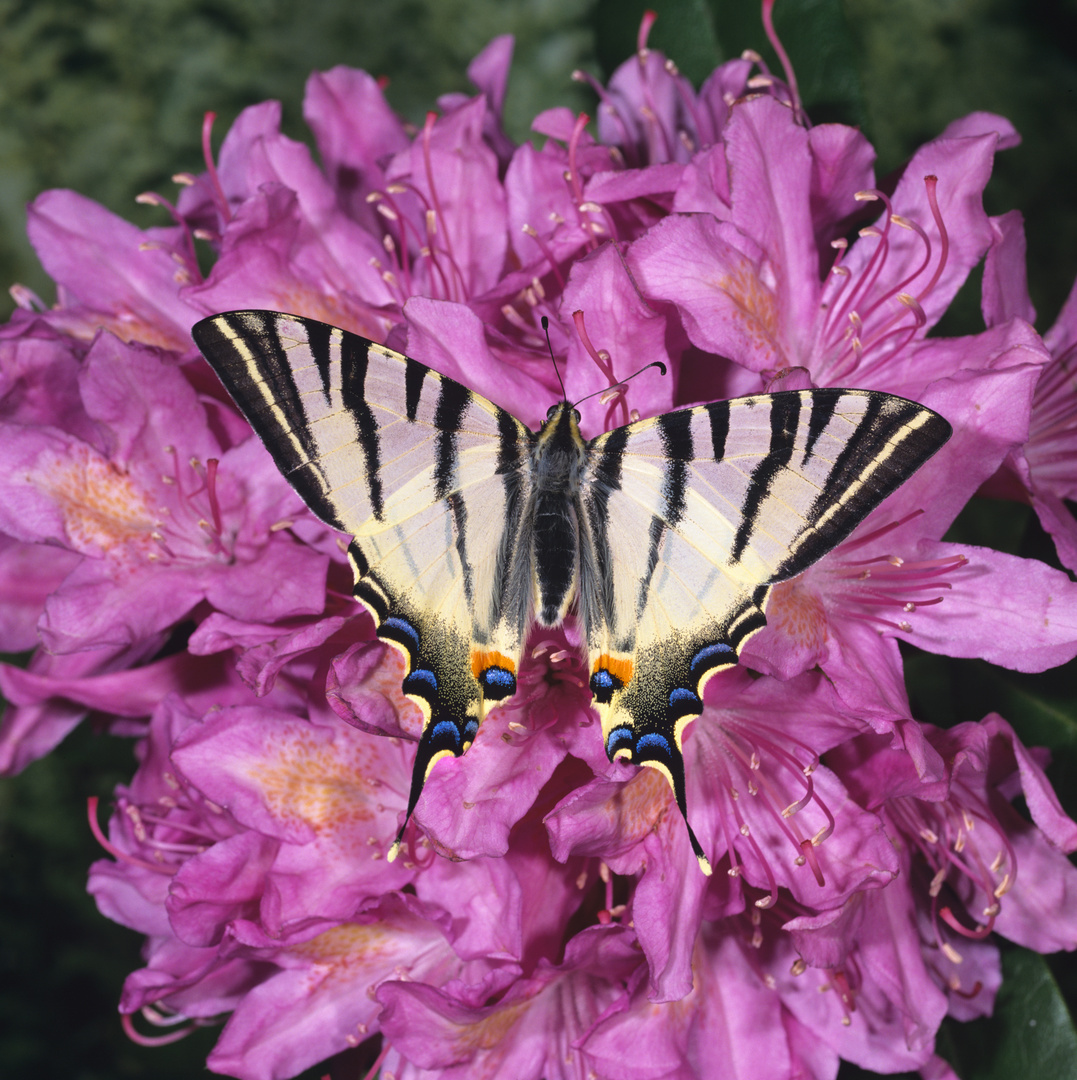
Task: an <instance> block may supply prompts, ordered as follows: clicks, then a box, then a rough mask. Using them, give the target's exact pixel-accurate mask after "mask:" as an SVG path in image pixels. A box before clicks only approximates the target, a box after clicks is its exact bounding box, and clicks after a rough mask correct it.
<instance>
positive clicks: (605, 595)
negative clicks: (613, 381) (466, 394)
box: [580, 389, 950, 862]
mask: <svg viewBox="0 0 1077 1080" xmlns="http://www.w3.org/2000/svg"><path fill="white" fill-rule="evenodd" d="M949 433H950V428H949V425H948V424H947V423H946V422H945V421H944V420H942V419H941V418H940V417H938V416H936V415H935V414H934V413H932V412H931V411H930V410H928V409H924V408H923V407H922V406H919V405H916V404H914V403H913V402H909V401H905V400H904V399H902V398H896V397H892V396H890V395H887V394H880V393H874V392H870V391H860V390H838V389H822V390H812V391H787V392H784V393H779V394H773V395H760V396H757V397H748V398H738V399H735V400H732V401H728V402H718V403H715V404H712V405H705V406H701V407H699V408H696V409H689V410H684V411H682V412H677V413H669V414H667V415H665V416H660V417H656V418H653V419H651V420H645V421H641V422H639V423H637V424H634V425H631V426H629V427H627V428H622V429H619V430H617V431H613V432H609V433H607V434H605V435H602V436H600V437H599V438H597V439H595V440H594V441H593V442H592V443H591V444H590V446H589V451H590V471H589V476H588V481H589V483H588V485H587V493H586V496H585V520H586V523H587V529H586V530H585V542H586V543H587V544H588V545H589V546H590V548H591V553H590V554H589V555H587V556H586V557H585V558H584V559H583V560H582V565H583V566H584V567H585V568H587V567H594V568H595V572H594V574H593V575H592V574H589V573H588V572H586V571H585V573H583V574H582V575H581V581H580V607H581V612H583V613H584V617H585V621H586V625H587V635H588V641H589V646H590V651H591V663H592V680H591V685H592V690H593V692H594V693H595V699H596V703H597V704H598V708H599V713H600V715H601V717H602V724H603V735H604V737H605V739H606V747H607V752H608V753H609V754H610V756H611V757H621V758H624V759H627V760H630V761H635V762H637V763H639V764H649V765H652V766H654V767H656V768H658V769H660V770H661V771H662V772H663V773H665V774H666V776H667V778H668V779H669V780H670V782H671V784H672V785H673V788H674V792H675V794H676V795H677V799H678V802H679V803H680V804H681V808H682V810H683V809H684V776H683V764H682V761H681V753H680V749H681V747H680V742H681V731H682V729H683V726H684V724H685V723H686V722H687V721H688V720H689V719H690V718H691V717H693V716H695V715H698V714H699V713H700V712H701V711H702V708H703V704H702V694H703V685H704V684H705V682H706V680H707V678H708V677H709V676H710V675H711V674H713V673H714V672H715V671H717V670H720V669H721V668H722V667H725V666H728V665H729V664H730V663H734V662H735V661H736V657H737V654H738V653H739V652H740V649H741V647H742V646H743V645H744V643H745V642H746V641H747V640H748V638H749V637H750V636H751V635H752V634H753V633H755V632H756V631H757V630H759V629H760V628H761V627H762V626H763V625H764V622H765V620H764V617H763V611H764V608H765V605H766V599H767V596H768V594H769V590H770V586H771V585H772V584H773V583H774V582H777V581H782V580H785V579H786V578H789V577H792V576H794V575H795V574H798V573H800V572H801V571H803V570H804V569H806V568H807V567H808V566H809V565H811V564H812V563H813V562H815V561H816V560H817V559H819V558H820V557H821V556H822V555H824V554H825V553H826V552H827V551H829V550H830V549H831V548H833V547H834V546H835V545H837V544H839V543H840V542H841V541H842V540H843V539H845V537H846V536H848V534H849V533H850V532H851V531H852V530H853V528H855V526H856V525H857V523H858V522H860V521H861V520H863V518H864V517H865V516H866V515H867V514H868V513H870V512H871V510H872V509H874V508H875V507H876V506H877V505H878V504H879V503H880V502H881V501H882V500H883V499H884V498H885V497H886V496H887V495H888V494H889V493H890V492H891V491H893V490H894V489H895V488H896V487H897V486H898V485H899V484H900V483H902V482H903V481H904V480H905V479H906V478H908V477H909V476H910V475H911V474H912V473H913V472H914V471H915V470H916V469H917V468H918V467H919V466H920V465H921V464H922V463H923V462H924V461H925V460H927V458H928V457H930V456H931V454H933V453H934V452H935V450H937V449H938V447H939V446H941V445H942V443H943V442H945V440H946V439H947V438H948V437H949ZM692 841H693V846H694V847H695V848H696V854H697V856H700V857H701V862H703V861H704V859H703V858H702V852H701V851H700V850H699V845H698V843H697V842H696V840H695V837H694V835H693V836H692Z"/></svg>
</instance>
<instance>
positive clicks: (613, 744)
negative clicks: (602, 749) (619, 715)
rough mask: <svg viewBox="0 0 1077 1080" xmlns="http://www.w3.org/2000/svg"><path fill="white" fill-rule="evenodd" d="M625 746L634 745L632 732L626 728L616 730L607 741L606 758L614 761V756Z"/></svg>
mask: <svg viewBox="0 0 1077 1080" xmlns="http://www.w3.org/2000/svg"><path fill="white" fill-rule="evenodd" d="M625 744H627V745H629V746H631V745H632V732H631V731H629V729H628V728H624V727H619V728H614V729H613V731H611V732H610V737H609V738H608V739H607V740H606V756H607V757H609V758H611V759H612V758H613V755H614V754H615V753H617V751H618V750H619V749H620V748H621V747H622V746H624V745H625Z"/></svg>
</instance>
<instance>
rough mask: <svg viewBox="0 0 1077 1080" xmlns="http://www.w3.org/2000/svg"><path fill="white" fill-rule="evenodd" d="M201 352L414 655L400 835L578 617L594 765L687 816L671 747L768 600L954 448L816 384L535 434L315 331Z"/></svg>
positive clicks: (932, 422) (860, 393)
mask: <svg viewBox="0 0 1077 1080" xmlns="http://www.w3.org/2000/svg"><path fill="white" fill-rule="evenodd" d="M192 333H193V335H194V339H195V342H196V343H197V344H198V347H199V348H200V349H201V350H202V352H203V353H204V355H205V356H206V358H207V359H208V360H209V362H210V364H211V365H212V366H213V367H214V369H215V370H216V371H217V373H218V375H219V376H220V378H221V380H222V381H223V383H224V385H225V386H226V387H227V389H228V391H229V393H230V394H231V395H232V397H233V398H234V399H235V401H236V404H237V405H238V406H239V408H240V410H241V411H242V412H243V414H244V416H246V417H247V419H248V420H249V421H250V423H251V426H252V427H253V428H254V430H255V432H257V434H258V435H259V436H260V437H261V439H262V441H263V442H264V443H265V445H266V446H267V448H268V449H269V452H270V453H271V454H272V455H273V458H274V460H275V461H276V463H277V465H278V467H279V468H280V470H281V472H282V473H283V474H284V476H285V477H286V478H287V479H288V481H289V483H291V485H292V486H293V487H294V488H295V490H296V491H297V492H298V493H299V495H300V496H301V497H302V498H303V499H304V501H305V502H306V503H307V505H308V506H309V507H310V509H311V510H312V511H313V512H314V513H315V514H316V515H317V516H318V517H319V518H321V519H322V520H323V521H325V522H326V523H327V524H329V525H331V526H333V527H334V528H336V529H339V530H340V531H341V532H344V533H350V534H351V535H352V537H353V539H352V541H351V544H350V545H349V547H348V558H349V560H350V562H351V565H352V568H353V570H354V573H355V589H354V592H355V596H356V597H357V598H358V599H359V600H360V601H361V602H362V603H363V604H364V605H365V606H366V607H367V608H368V609H369V610H370V611H371V612H372V613H373V615H374V618H375V619H376V620H377V624H378V631H377V632H378V636H379V637H380V638H382V639H383V640H385V641H387V642H390V643H391V644H393V645H394V646H396V647H397V648H399V649H400V650H401V651H402V652H403V654H404V656H405V658H406V662H407V674H406V675H405V677H404V681H403V691H404V693H405V694H407V695H408V697H410V698H411V699H412V700H414V701H415V702H416V703H417V704H418V705H419V707H420V708H421V710H422V712H423V716H424V724H423V729H422V734H421V737H420V739H419V744H418V750H417V753H416V757H415V766H414V773H413V777H412V783H411V791H410V794H409V797H408V807H407V817H406V818H405V825H406V823H407V820H408V819H409V818H410V817H411V813H412V811H413V810H414V809H415V805H416V803H417V802H418V799H419V795H420V793H421V792H422V788H423V784H424V783H425V781H426V779H427V777H428V776H429V775H430V771H431V769H432V768H433V767H434V766H435V764H436V763H437V762H438V761H439V760H440V759H441V758H443V757H445V756H447V755H453V756H459V755H460V754H462V753H464V751H465V750H467V748H468V747H469V746H470V745H471V743H472V741H473V740H474V738H475V734H476V732H477V731H478V727H479V724H480V723H481V722H482V718H483V715H484V713H485V711H486V709H487V708H488V707H489V706H490V705H491V704H492V703H497V702H504V701H506V700H507V699H509V698H511V697H512V695H513V694H514V693H515V691H516V683H517V676H518V672H519V667H520V656H521V650H522V648H523V645H524V642H525V638H526V635H527V631H528V628H529V627H530V625H531V624H532V622H533V621H537V622H539V623H541V624H543V625H545V626H554V625H557V624H558V623H560V622H561V620H562V619H563V618H564V617H565V615H566V613H567V612H568V611H569V610H570V608H571V609H572V610H574V611H575V612H576V613H577V615H578V618H579V620H580V624H581V627H582V631H583V634H584V639H585V641H586V645H587V650H588V671H589V673H590V688H591V693H592V695H593V697H594V704H595V706H596V707H597V709H598V712H599V715H600V717H601V721H602V737H603V739H604V741H605V747H606V752H607V754H608V755H609V757H610V758H611V759H623V760H626V761H629V762H633V763H635V764H638V765H649V766H651V767H652V768H655V769H658V770H659V772H661V773H662V774H663V775H664V776H665V777H666V779H667V780H668V781H669V783H670V785H671V786H672V788H673V792H674V795H675V797H676V801H677V805H678V806H679V808H680V810H681V813H682V814H683V815H685V820H686V821H687V813H686V806H685V782H684V763H683V760H682V757H681V737H682V733H683V730H684V727H685V725H686V724H687V723H688V722H689V721H690V720H691V719H692V718H693V717H695V716H698V715H699V714H700V713H701V712H702V710H703V687H704V684H705V683H706V681H707V679H708V678H709V677H710V676H711V675H713V674H714V673H715V672H716V671H720V670H721V669H722V668H725V667H728V666H729V665H730V664H734V663H736V661H737V655H738V653H739V652H740V650H741V648H742V646H743V645H744V643H745V642H746V641H747V640H748V638H749V637H750V636H751V635H752V634H754V633H755V632H756V631H758V630H759V629H760V628H761V627H762V626H763V625H764V623H765V619H764V614H763V613H764V610H765V608H766V603H767V597H768V595H769V593H770V589H771V586H772V585H773V584H774V583H775V582H779V581H784V580H786V579H788V578H791V577H793V576H795V575H796V574H799V573H801V572H802V571H803V570H804V569H806V568H807V567H808V566H810V565H811V564H812V563H814V562H815V561H816V560H817V559H819V558H821V557H822V556H823V555H825V554H826V553H827V552H828V551H830V550H831V548H833V547H834V546H835V545H837V544H838V543H840V542H841V541H842V540H843V539H845V537H847V536H848V535H849V533H850V532H851V531H852V530H853V528H854V527H855V526H856V525H857V524H858V523H859V522H860V521H861V520H863V518H864V517H865V516H866V515H867V514H868V513H870V511H871V510H873V509H874V508H875V507H876V506H878V505H879V503H880V502H882V500H883V499H885V498H886V497H887V495H889V494H890V493H891V492H892V491H894V489H895V488H897V487H898V486H899V485H900V484H902V483H903V482H904V481H905V480H906V479H908V477H909V476H911V475H912V473H913V472H915V471H916V469H918V468H919V467H920V465H922V464H923V463H924V461H926V460H927V459H928V458H929V457H930V456H931V455H932V454H933V453H934V452H935V451H936V450H938V448H939V447H940V446H942V444H943V443H944V442H945V441H946V440H947V439H948V438H949V437H950V433H951V429H950V425H949V424H948V423H947V422H946V421H945V420H943V419H942V418H941V417H940V416H938V415H936V414H935V413H933V412H931V411H930V410H929V409H925V408H923V407H922V406H920V405H917V404H915V403H914V402H911V401H906V400H904V399H903V398H899V397H893V396H891V395H888V394H883V393H879V392H876V391H869V390H842V389H831V388H825V389H819V390H799V391H795V390H794V391H783V392H779V393H775V394H759V395H754V396H751V397H743V398H736V399H734V400H731V401H719V402H715V403H713V404H711V405H701V406H698V407H696V408H691V409H681V410H679V411H676V412H671V413H667V414H665V415H663V416H655V417H651V418H650V419H647V420H639V421H637V422H635V423H631V424H628V425H627V426H625V427H620V428H616V429H615V430H613V431H607V432H605V433H604V434H602V435H599V436H598V437H597V438H595V439H591V440H585V439H584V438H583V437H582V436H581V434H580V429H579V414H578V413H577V412H576V411H575V410H574V408H573V406H572V405H571V404H570V403H569V402H567V401H562V402H559V403H557V404H555V405H553V406H552V407H551V408H550V410H549V412H548V414H547V418H546V421H545V423H544V424H543V425H542V427H541V429H540V430H539V431H537V432H534V431H531V430H530V429H529V428H528V427H527V426H526V425H524V424H523V423H521V422H520V421H519V420H517V419H516V418H515V417H514V416H513V415H512V414H511V413H509V412H507V411H506V410H505V409H502V408H499V407H498V406H497V405H494V404H493V403H491V402H489V401H487V400H486V399H484V398H482V397H480V396H479V395H478V394H475V393H472V392H471V391H470V390H468V389H467V388H466V387H464V386H462V385H461V384H460V383H458V382H455V381H454V380H452V379H449V378H446V377H445V376H443V375H439V374H438V373H437V372H436V371H432V370H431V369H430V368H428V367H426V366H425V365H423V364H421V363H419V362H417V361H415V360H412V359H409V358H408V357H406V356H403V355H401V354H400V353H397V352H393V351H392V350H391V349H387V348H385V347H384V346H383V345H378V344H375V343H373V342H370V341H367V340H365V339H363V338H360V337H357V336H355V335H354V334H350V333H348V332H346V331H344V330H339V329H336V328H334V327H331V326H328V325H326V324H324V323H320V322H315V321H313V320H311V319H305V318H300V317H298V316H295V315H282V314H278V313H276V312H271V311H237V312H230V313H226V314H222V315H215V316H213V317H212V318H208V319H205V320H203V321H202V322H200V323H198V324H197V325H196V326H195V327H194V329H193V331H192ZM403 832H404V829H403V827H402V828H401V830H400V834H399V835H398V837H397V840H396V843H395V844H394V845H393V848H392V850H391V852H390V858H392V857H394V856H395V855H396V853H397V852H398V851H399V848H400V844H401V837H402V836H403ZM688 832H689V836H690V839H691V843H692V848H693V850H694V852H695V854H696V857H697V858H698V859H699V862H700V866H701V867H702V868H703V870H704V871H705V872H706V873H710V865H709V862H708V861H707V858H706V855H705V853H704V852H703V849H702V847H701V846H700V844H699V842H698V840H697V839H696V836H695V834H694V833H693V832H692V829H691V826H689V828H688Z"/></svg>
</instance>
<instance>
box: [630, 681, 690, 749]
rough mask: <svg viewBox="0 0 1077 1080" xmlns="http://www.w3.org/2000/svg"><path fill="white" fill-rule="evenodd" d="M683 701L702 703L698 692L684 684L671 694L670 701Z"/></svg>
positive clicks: (673, 703)
mask: <svg viewBox="0 0 1077 1080" xmlns="http://www.w3.org/2000/svg"><path fill="white" fill-rule="evenodd" d="M682 701H690V702H691V703H692V704H693V705H701V704H702V702H701V701H700V700H699V696H698V695H697V694H695V693H694V692H693V691H691V690H689V689H687V688H686V687H684V686H678V687H677V688H676V690H674V691H673V693H671V694H670V695H669V703H670V705H679V704H680V703H681V702H682ZM645 737H646V736H645ZM641 742H642V740H641Z"/></svg>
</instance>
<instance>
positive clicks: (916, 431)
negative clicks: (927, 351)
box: [774, 389, 953, 581]
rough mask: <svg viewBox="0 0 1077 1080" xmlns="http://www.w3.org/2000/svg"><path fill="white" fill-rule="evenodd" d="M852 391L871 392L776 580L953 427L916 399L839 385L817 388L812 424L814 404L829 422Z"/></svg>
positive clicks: (832, 541) (853, 520)
mask: <svg viewBox="0 0 1077 1080" xmlns="http://www.w3.org/2000/svg"><path fill="white" fill-rule="evenodd" d="M851 395H856V396H861V397H864V398H867V404H866V407H865V408H864V412H863V415H862V416H861V418H860V421H859V422H858V424H857V426H856V428H855V430H854V431H853V433H852V435H851V436H850V437H849V438H848V440H847V441H846V443H845V445H844V446H843V448H842V450H841V452H840V453H839V454H838V456H837V458H836V459H835V461H834V464H833V465H832V466H831V468H830V471H829V472H828V473H827V476H826V479H825V481H824V482H823V484H822V487H821V490H820V492H819V495H818V497H817V498H816V500H815V503H814V505H813V506H812V507H811V509H810V511H809V513H808V519H807V523H806V525H805V527H804V529H803V530H802V531H801V532H800V534H799V535H798V536H797V537H795V538H794V540H793V542H792V544H791V545H790V555H789V558H787V559H786V560H785V561H784V562H783V563H782V564H781V566H780V567H779V569H778V573H777V574H776V576H775V579H774V580H776V581H778V580H783V579H785V578H790V577H793V576H795V575H796V574H799V573H801V571H803V570H806V569H807V568H808V567H809V566H811V564H812V563H814V562H816V561H818V560H819V559H821V558H822V557H823V556H824V555H825V554H826V553H827V552H828V551H830V550H831V549H833V548H835V547H837V545H838V544H840V543H841V542H842V541H843V540H844V539H845V538H846V537H847V536H848V535H849V534H850V533H851V532H852V531H853V529H855V528H856V526H857V525H859V524H860V522H861V521H863V520H864V518H866V517H867V516H868V514H870V513H871V511H872V510H874V509H875V508H876V507H877V506H878V505H879V504H880V503H881V502H882V501H883V500H884V499H885V498H886V497H887V496H888V495H890V494H892V493H893V492H894V491H895V490H896V489H897V488H899V487H900V486H901V485H902V484H903V483H904V482H905V481H906V480H908V479H909V477H910V476H912V474H913V473H914V472H916V470H917V469H919V468H920V466H921V465H923V463H924V462H925V461H927V460H928V458H930V457H931V456H932V455H933V454H934V453H935V451H936V450H938V449H939V447H941V446H942V445H943V444H944V443H945V442H946V440H947V439H949V438H950V435H951V434H952V430H953V429H952V428H951V427H950V425H949V424H948V423H947V422H946V421H945V420H944V419H943V418H942V417H941V416H939V415H937V414H936V413H933V412H932V411H931V410H930V409H925V408H924V407H923V406H922V405H918V404H917V403H916V402H913V401H906V400H905V399H904V398H899V397H894V396H893V395H890V394H882V393H876V392H872V391H849V390H838V389H823V390H816V391H813V393H812V412H813V415H812V422H811V427H812V428H815V427H816V421H815V416H814V413H815V410H816V409H818V410H819V411H820V412H821V413H823V414H825V419H823V420H820V421H819V422H818V423H819V424H820V425H822V426H823V427H825V425H826V424H827V423H829V421H830V418H831V416H832V415H833V414H834V412H835V411H836V410H840V400H841V398H842V397H845V398H848V397H850V396H851ZM819 430H822V427H819ZM810 445H814V440H811V443H810Z"/></svg>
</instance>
